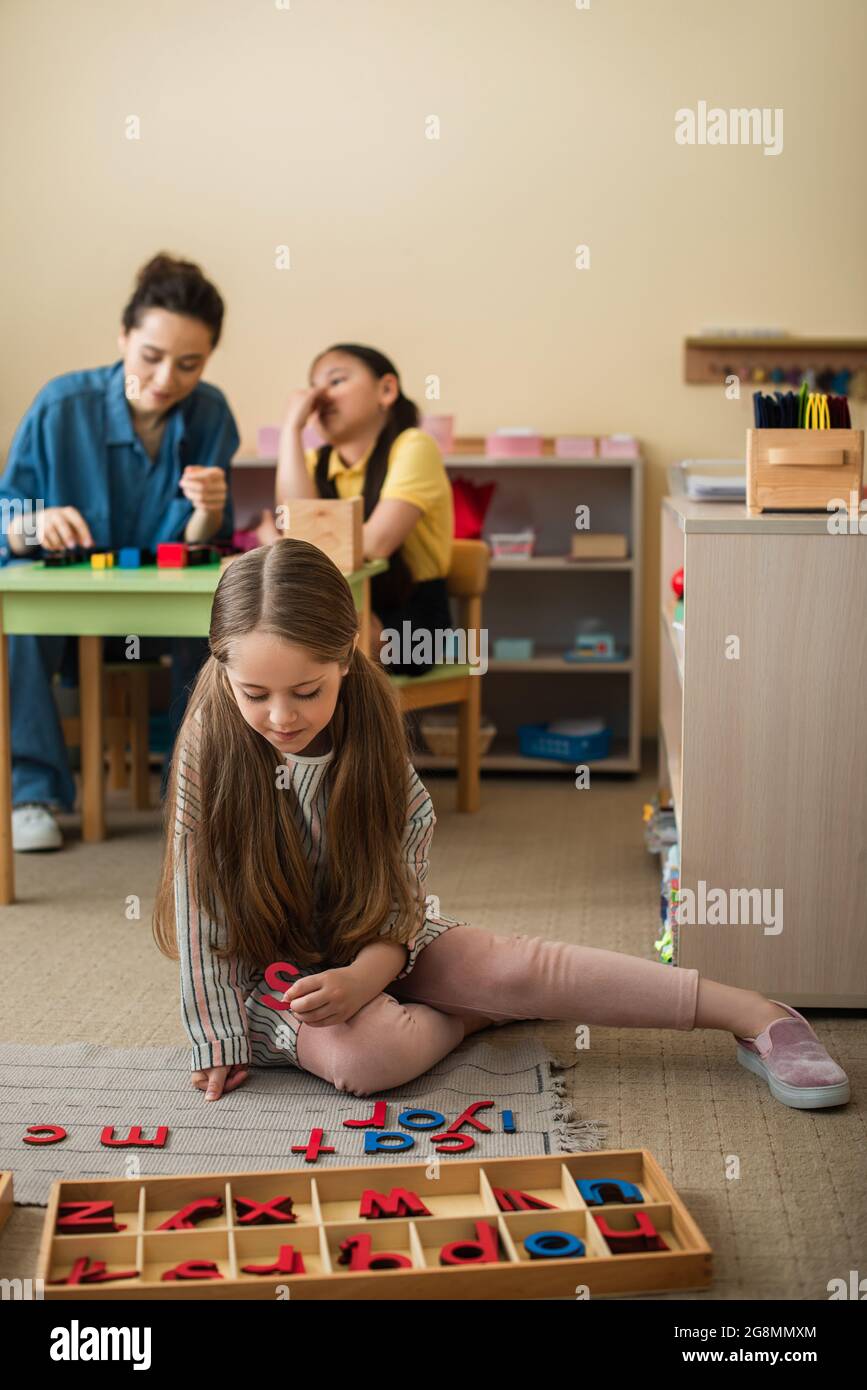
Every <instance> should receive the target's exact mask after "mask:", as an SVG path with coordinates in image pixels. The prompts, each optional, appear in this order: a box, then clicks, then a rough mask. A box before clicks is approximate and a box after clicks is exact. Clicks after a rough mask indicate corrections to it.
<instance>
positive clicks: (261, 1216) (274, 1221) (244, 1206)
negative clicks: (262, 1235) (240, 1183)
mask: <svg viewBox="0 0 867 1390" xmlns="http://www.w3.org/2000/svg"><path fill="white" fill-rule="evenodd" d="M287 1208H288V1210H287ZM235 1215H236V1217H237V1219H238V1225H239V1226H280V1225H286V1224H288V1223H289V1222H290V1221H297V1220H298V1217H297V1216H296V1215H295V1213H294V1212H293V1210H292V1198H291V1197H269V1199H268V1201H267V1202H253V1201H251V1200H250V1198H249V1197H236V1198H235Z"/></svg>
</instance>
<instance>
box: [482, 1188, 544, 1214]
mask: <svg viewBox="0 0 867 1390" xmlns="http://www.w3.org/2000/svg"><path fill="white" fill-rule="evenodd" d="M491 1191H492V1192H493V1194H494V1197H495V1198H496V1202H497V1206H498V1207H499V1208H500V1211H535V1210H536V1209H537V1208H542V1207H544V1208H546V1209H547V1210H548V1211H558V1210H559V1208H558V1207H557V1206H556V1205H555V1203H554V1202H543V1201H542V1198H541V1197H534V1196H533V1195H532V1194H531V1193H529V1192H519V1191H518V1190H517V1188H514V1187H508V1188H506V1187H492V1188H491Z"/></svg>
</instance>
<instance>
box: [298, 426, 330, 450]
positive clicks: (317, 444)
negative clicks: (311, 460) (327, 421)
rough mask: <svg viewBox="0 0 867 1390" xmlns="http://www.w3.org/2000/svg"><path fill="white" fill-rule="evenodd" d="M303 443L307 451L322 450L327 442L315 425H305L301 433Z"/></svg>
mask: <svg viewBox="0 0 867 1390" xmlns="http://www.w3.org/2000/svg"><path fill="white" fill-rule="evenodd" d="M301 443H302V444H303V445H304V448H305V449H321V448H322V445H323V444H324V443H325V440H324V439H323V438H322V435H321V434H320V433H319V430H318V429H317V428H316V426H315V425H305V426H304V428H303V430H302V431H301Z"/></svg>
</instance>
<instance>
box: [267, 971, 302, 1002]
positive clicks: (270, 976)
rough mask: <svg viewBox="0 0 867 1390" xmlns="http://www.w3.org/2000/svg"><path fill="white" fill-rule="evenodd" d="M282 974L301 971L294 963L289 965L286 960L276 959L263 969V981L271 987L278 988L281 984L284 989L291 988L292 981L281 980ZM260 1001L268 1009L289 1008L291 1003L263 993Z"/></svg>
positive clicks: (294, 973)
mask: <svg viewBox="0 0 867 1390" xmlns="http://www.w3.org/2000/svg"><path fill="white" fill-rule="evenodd" d="M281 974H282V975H289V976H292V975H300V974H301V971H300V970H299V969H298V967H297V966H295V965H290V964H289V962H288V961H285V960H276V961H275V962H274V964H273V965H269V966H268V969H267V970H266V971H265V982H266V984H269V985H270V986H271V988H272V989H279V988H280V986H281V985H282V986H283V988H284V990H286V989H291V987H292V981H291V979H289V980H281V979H280V976H281ZM262 1003H263V1004H264V1005H265V1006H266V1007H267V1008H269V1009H291V1008H292V1005H291V1003H290V1001H289V1000H288V999H275V998H274V995H273V994H263V995H262Z"/></svg>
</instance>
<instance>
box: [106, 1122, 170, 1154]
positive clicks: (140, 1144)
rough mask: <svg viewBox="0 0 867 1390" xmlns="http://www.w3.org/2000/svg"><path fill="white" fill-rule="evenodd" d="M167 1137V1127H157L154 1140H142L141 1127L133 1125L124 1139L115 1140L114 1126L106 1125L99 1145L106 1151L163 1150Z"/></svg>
mask: <svg viewBox="0 0 867 1390" xmlns="http://www.w3.org/2000/svg"><path fill="white" fill-rule="evenodd" d="M168 1137H169V1127H168V1125H159V1126H158V1127H157V1134H156V1138H155V1139H142V1137H141V1125H133V1126H132V1127H131V1129H130V1132H129V1134H128V1135H127V1137H126V1138H125V1139H115V1137H114V1125H106V1127H105V1129H104V1130H103V1131H102V1137H101V1138H100V1141H99V1142H100V1144H104V1145H105V1147H106V1148H107V1149H129V1148H133V1147H135V1148H137V1149H163V1148H165V1143H166V1140H167V1139H168Z"/></svg>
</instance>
